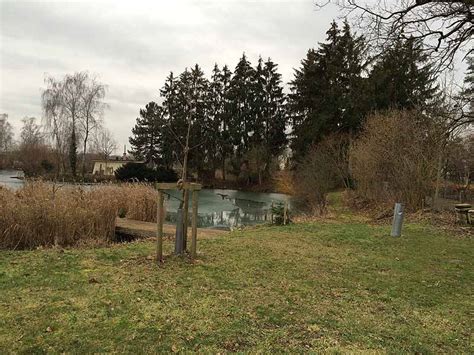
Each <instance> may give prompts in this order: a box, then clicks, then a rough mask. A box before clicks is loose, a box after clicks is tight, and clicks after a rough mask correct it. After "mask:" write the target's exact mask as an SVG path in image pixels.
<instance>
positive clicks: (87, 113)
mask: <svg viewBox="0 0 474 355" xmlns="http://www.w3.org/2000/svg"><path fill="white" fill-rule="evenodd" d="M104 97H105V86H104V85H103V84H101V83H100V82H98V81H97V79H96V78H94V77H92V78H90V80H89V82H88V83H87V84H86V85H85V87H84V90H83V92H82V110H81V111H82V114H81V117H80V119H79V124H80V128H81V133H82V149H83V151H82V176H84V175H85V169H86V153H87V143H88V140H89V136H90V134H91V132H92V131H94V130H96V129H97V128H99V127H100V126H101V124H102V116H103V114H104V109H105V107H106V104H105V103H104V102H102V100H103V99H104ZM107 132H108V131H107V130H103V131H102V134H105V133H107ZM107 134H109V135H110V133H107ZM114 149H115V148H114Z"/></svg>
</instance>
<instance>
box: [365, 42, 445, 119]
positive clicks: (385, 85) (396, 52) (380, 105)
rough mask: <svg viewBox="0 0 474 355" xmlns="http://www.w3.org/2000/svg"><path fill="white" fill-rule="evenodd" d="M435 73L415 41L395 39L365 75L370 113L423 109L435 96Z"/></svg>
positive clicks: (426, 56) (421, 48) (419, 44)
mask: <svg viewBox="0 0 474 355" xmlns="http://www.w3.org/2000/svg"><path fill="white" fill-rule="evenodd" d="M436 79H437V76H436V73H435V71H434V69H433V63H432V62H431V61H430V60H429V56H428V55H427V54H426V52H424V51H423V47H422V43H421V42H420V41H419V40H415V39H408V40H400V39H399V40H396V41H395V42H394V43H393V44H392V45H391V46H390V47H389V48H387V50H386V51H385V52H384V53H383V54H382V55H381V56H380V57H379V58H377V61H376V62H375V64H374V66H373V68H372V70H371V72H370V76H369V91H370V101H371V102H370V105H371V109H373V110H386V109H390V108H393V109H414V108H420V109H421V108H426V107H427V105H428V104H429V103H430V102H432V100H433V98H434V97H435V96H436V93H437V90H438V87H437V85H436Z"/></svg>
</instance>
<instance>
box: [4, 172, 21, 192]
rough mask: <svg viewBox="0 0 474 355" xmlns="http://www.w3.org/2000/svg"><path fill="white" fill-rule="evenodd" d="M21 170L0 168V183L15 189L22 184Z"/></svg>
mask: <svg viewBox="0 0 474 355" xmlns="http://www.w3.org/2000/svg"><path fill="white" fill-rule="evenodd" d="M22 177H23V172H22V171H20V170H0V185H2V186H6V187H8V188H10V189H12V190H17V189H19V188H20V187H22V186H23V180H21V179H19V178H22Z"/></svg>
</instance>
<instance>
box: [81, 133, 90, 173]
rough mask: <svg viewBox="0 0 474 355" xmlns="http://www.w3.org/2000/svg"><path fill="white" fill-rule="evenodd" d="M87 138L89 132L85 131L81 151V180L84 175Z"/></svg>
mask: <svg viewBox="0 0 474 355" xmlns="http://www.w3.org/2000/svg"><path fill="white" fill-rule="evenodd" d="M88 138H89V132H88V131H87V130H86V133H85V136H84V141H83V144H84V147H83V149H82V178H84V176H85V174H86V152H87V139H88Z"/></svg>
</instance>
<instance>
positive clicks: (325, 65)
mask: <svg viewBox="0 0 474 355" xmlns="http://www.w3.org/2000/svg"><path fill="white" fill-rule="evenodd" d="M364 47H365V42H364V39H363V37H360V36H355V35H354V34H353V33H352V32H351V29H350V26H349V24H348V23H347V22H345V23H344V26H343V29H342V30H340V29H339V27H338V25H337V24H336V23H335V22H333V23H332V24H331V27H330V29H329V30H328V31H327V39H326V42H325V43H320V45H319V48H318V50H314V49H310V50H309V51H308V53H307V56H306V58H305V59H304V60H303V61H302V63H301V64H302V67H301V68H300V69H297V70H296V72H295V78H294V80H293V81H292V82H291V83H290V85H291V94H290V96H289V98H290V104H289V108H290V111H291V113H290V114H291V119H292V123H293V137H292V149H293V152H294V156H295V157H296V158H300V157H301V156H302V155H304V153H305V152H306V151H307V149H308V148H309V147H310V146H311V144H313V143H316V142H319V141H320V140H321V139H322V138H323V137H324V136H326V135H328V134H330V133H334V132H352V131H356V130H357V129H359V128H360V125H361V121H362V118H363V117H364V115H365V106H364V98H363V96H362V95H361V93H362V92H363V90H362V88H363V85H364V80H363V77H362V70H363V61H362V59H363V54H364Z"/></svg>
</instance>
